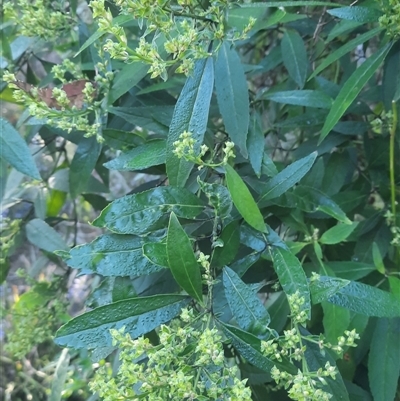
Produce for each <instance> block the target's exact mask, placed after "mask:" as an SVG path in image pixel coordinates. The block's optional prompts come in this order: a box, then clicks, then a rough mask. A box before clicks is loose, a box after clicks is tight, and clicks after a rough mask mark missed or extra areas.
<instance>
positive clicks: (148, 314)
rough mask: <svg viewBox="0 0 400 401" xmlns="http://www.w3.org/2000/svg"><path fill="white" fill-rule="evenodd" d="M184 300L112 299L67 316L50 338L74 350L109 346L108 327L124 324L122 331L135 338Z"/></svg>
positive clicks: (176, 309)
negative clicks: (66, 321) (81, 313)
mask: <svg viewBox="0 0 400 401" xmlns="http://www.w3.org/2000/svg"><path fill="white" fill-rule="evenodd" d="M187 301H188V299H187V297H186V296H183V295H177V294H173V295H154V296H150V297H141V298H131V299H125V300H122V301H117V302H113V303H112V304H108V305H104V306H100V307H98V308H96V309H93V310H92V311H90V312H87V313H84V314H83V315H80V316H77V317H75V318H73V319H71V320H70V321H69V322H68V323H66V324H64V326H62V327H61V328H60V329H59V330H58V331H57V333H56V338H55V340H54V341H55V343H56V344H58V345H60V346H65V347H71V348H75V349H80V348H87V349H94V348H98V347H106V346H111V335H110V329H120V328H122V327H124V326H125V332H126V333H129V334H130V335H131V336H132V338H137V337H139V336H141V335H143V334H145V333H148V332H150V331H151V330H153V329H154V328H156V327H158V326H160V325H161V324H163V323H165V322H168V321H169V320H171V319H173V318H174V317H175V316H176V315H177V314H179V313H180V311H181V309H182V307H183V305H184V304H185V303H186V302H187Z"/></svg>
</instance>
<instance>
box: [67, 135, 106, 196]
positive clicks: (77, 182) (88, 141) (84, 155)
mask: <svg viewBox="0 0 400 401" xmlns="http://www.w3.org/2000/svg"><path fill="white" fill-rule="evenodd" d="M100 152H101V144H99V142H98V141H97V138H96V137H95V136H92V137H91V138H84V137H82V139H81V140H80V142H79V144H78V148H77V149H76V152H75V155H74V158H73V159H72V162H71V166H70V170H69V190H70V193H71V196H72V197H73V198H75V197H76V196H78V195H79V194H81V193H82V192H85V190H86V189H87V184H88V182H89V178H90V176H91V174H92V171H93V169H94V168H95V166H96V162H97V159H98V158H99V155H100Z"/></svg>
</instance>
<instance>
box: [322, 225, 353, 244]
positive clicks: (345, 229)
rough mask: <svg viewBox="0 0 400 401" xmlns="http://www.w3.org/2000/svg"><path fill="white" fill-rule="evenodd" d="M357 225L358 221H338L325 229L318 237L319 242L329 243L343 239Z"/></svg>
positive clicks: (335, 242) (336, 242)
mask: <svg viewBox="0 0 400 401" xmlns="http://www.w3.org/2000/svg"><path fill="white" fill-rule="evenodd" d="M357 225H358V222H354V223H353V224H343V223H339V224H337V225H336V226H334V227H332V228H330V229H329V230H327V231H325V232H324V233H323V234H322V236H321V238H320V242H321V244H327V245H331V244H338V243H340V242H342V241H345V240H346V238H347V237H348V236H349V235H350V234H351V233H352V232H353V231H354V230H355V229H356V227H357Z"/></svg>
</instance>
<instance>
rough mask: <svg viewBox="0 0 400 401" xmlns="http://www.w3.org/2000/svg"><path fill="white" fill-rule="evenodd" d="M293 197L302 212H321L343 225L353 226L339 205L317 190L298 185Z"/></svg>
mask: <svg viewBox="0 0 400 401" xmlns="http://www.w3.org/2000/svg"><path fill="white" fill-rule="evenodd" d="M291 195H294V197H295V200H294V202H295V204H296V205H297V206H296V207H298V208H300V209H301V210H304V211H306V212H309V213H313V212H318V211H320V212H323V213H326V214H327V215H328V216H331V217H333V218H335V219H336V220H338V221H340V222H342V223H345V224H352V222H351V220H349V218H348V217H347V216H346V213H345V212H344V211H343V210H342V209H341V208H340V207H339V206H338V205H337V203H335V202H334V201H333V200H332V199H331V198H329V197H328V196H327V195H326V194H324V193H323V192H322V191H320V190H318V189H317V188H313V187H310V186H306V185H298V186H297V187H296V188H295V190H294V193H293V194H291Z"/></svg>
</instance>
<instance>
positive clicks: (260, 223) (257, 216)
mask: <svg viewBox="0 0 400 401" xmlns="http://www.w3.org/2000/svg"><path fill="white" fill-rule="evenodd" d="M225 171H226V183H227V185H228V189H229V192H230V194H231V197H232V200H233V204H234V205H235V206H236V209H237V210H238V211H239V213H240V214H241V216H242V217H243V218H244V220H245V221H246V222H247V223H248V224H250V225H251V226H252V227H253V228H255V229H256V230H258V231H261V232H266V231H267V228H266V226H265V223H264V217H263V215H262V214H261V212H260V209H259V208H258V206H257V204H256V202H255V201H254V198H253V196H252V195H251V193H250V191H249V190H248V188H247V187H246V184H245V183H244V182H243V180H242V179H241V177H240V175H239V174H238V173H237V172H236V171H235V170H234V169H233V168H232V167H231V166H230V165H228V164H227V165H226V166H225Z"/></svg>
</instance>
